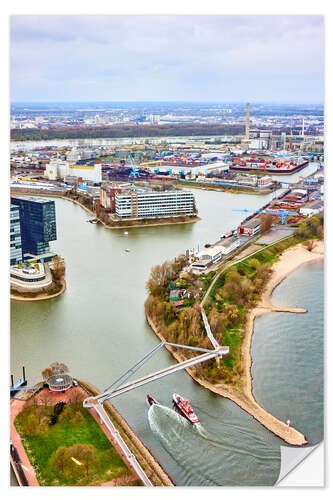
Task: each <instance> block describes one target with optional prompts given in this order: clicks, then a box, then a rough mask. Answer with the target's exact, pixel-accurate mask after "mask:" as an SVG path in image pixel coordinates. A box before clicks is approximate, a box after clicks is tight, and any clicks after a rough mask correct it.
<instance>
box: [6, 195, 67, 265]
mask: <svg viewBox="0 0 333 500" xmlns="http://www.w3.org/2000/svg"><path fill="white" fill-rule="evenodd" d="M11 203H12V204H13V205H15V206H17V207H18V208H19V213H20V228H21V240H22V253H23V255H24V254H26V253H30V254H34V255H41V254H44V253H48V252H49V251H50V246H49V241H54V240H56V239H57V230H56V215H55V204H54V201H48V200H43V199H42V198H32V197H31V198H21V197H12V198H11Z"/></svg>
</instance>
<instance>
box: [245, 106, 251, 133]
mask: <svg viewBox="0 0 333 500" xmlns="http://www.w3.org/2000/svg"><path fill="white" fill-rule="evenodd" d="M245 139H246V140H247V141H248V140H249V139H250V104H249V103H247V105H246V124H245Z"/></svg>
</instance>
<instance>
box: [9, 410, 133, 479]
mask: <svg viewBox="0 0 333 500" xmlns="http://www.w3.org/2000/svg"><path fill="white" fill-rule="evenodd" d="M66 406H67V407H69V406H70V405H66ZM39 408H40V406H37V405H32V406H28V407H26V408H24V409H23V410H22V411H21V413H19V414H18V415H17V417H16V419H15V422H14V423H15V427H16V429H17V431H18V432H19V434H20V435H21V438H22V442H23V445H24V448H25V450H26V452H27V455H28V457H29V460H30V462H31V464H32V465H33V466H34V468H35V471H36V475H37V479H38V482H39V483H40V484H41V485H43V486H62V485H63V486H74V485H88V484H100V483H103V482H106V481H111V480H112V479H114V478H117V477H124V476H129V475H130V474H131V471H130V470H129V469H128V467H127V466H126V464H125V463H124V462H123V460H122V459H121V457H120V456H119V454H118V452H117V450H116V449H115V448H114V447H113V446H112V444H111V443H110V441H109V440H108V439H107V437H106V436H105V434H104V432H103V431H102V429H101V428H100V426H99V425H98V424H97V422H96V421H95V420H94V418H93V417H92V415H91V414H90V413H89V411H88V410H87V409H86V408H83V407H82V406H81V407H80V408H79V409H78V410H77V412H76V413H75V412H72V413H73V415H75V418H68V417H67V418H66V410H64V412H63V413H62V414H61V415H60V416H59V418H58V422H57V423H56V424H55V425H46V426H45V424H44V427H43V429H42V428H41V429H40V430H39V429H37V431H36V430H34V431H33V433H31V431H29V430H28V429H27V427H26V422H27V421H28V420H29V419H31V418H34V416H35V415H36V412H37V411H40V410H38V409H39ZM44 409H45V418H46V420H47V415H50V414H52V413H53V406H47V407H44ZM66 409H67V410H70V408H66ZM36 427H37V428H38V426H36ZM74 444H90V445H93V446H94V447H95V448H96V451H97V456H98V462H97V466H96V469H95V470H94V471H92V472H91V473H90V474H89V475H88V476H87V475H86V474H85V471H84V470H83V468H82V473H81V471H80V476H79V477H74V475H73V477H70V474H62V473H61V472H60V470H58V469H56V468H55V467H53V466H52V464H51V456H52V454H53V453H54V452H55V451H56V450H57V449H58V448H59V447H60V446H65V447H70V446H72V445H74ZM69 467H75V464H70V466H69ZM76 467H78V466H76Z"/></svg>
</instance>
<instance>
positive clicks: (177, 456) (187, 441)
mask: <svg viewBox="0 0 333 500" xmlns="http://www.w3.org/2000/svg"><path fill="white" fill-rule="evenodd" d="M148 422H149V426H150V428H151V430H152V432H153V434H154V435H155V436H156V438H157V439H158V440H159V441H160V443H161V445H162V446H163V448H164V449H165V450H166V451H167V452H168V453H169V455H171V456H172V458H173V460H174V461H175V462H177V463H178V464H179V465H180V466H181V467H182V469H183V473H184V485H185V484H192V485H193V484H196V485H198V486H199V485H201V486H213V485H220V486H223V485H227V484H228V485H230V486H231V485H237V481H239V479H238V476H237V474H236V473H235V470H237V467H236V464H240V463H243V464H244V467H245V468H244V473H245V475H246V474H247V473H248V466H247V465H245V464H247V463H249V462H251V463H255V464H256V465H257V466H258V467H259V468H261V469H262V470H266V469H267V470H268V469H271V468H272V466H273V467H275V466H276V468H278V464H279V460H280V457H279V453H277V452H275V451H273V450H272V449H269V448H267V444H264V443H263V446H261V447H260V454H259V453H256V452H255V453H254V452H253V448H252V447H251V445H248V443H246V444H245V443H244V441H243V439H239V434H238V437H237V434H236V435H235V434H234V433H232V434H230V433H229V431H226V432H225V433H222V434H221V433H219V434H215V433H213V432H211V431H209V430H208V429H207V428H205V427H204V425H203V424H202V423H196V424H191V423H190V422H188V420H187V419H185V418H184V417H183V416H181V415H180V414H179V413H178V412H177V411H175V410H172V409H171V408H168V407H166V406H163V405H160V404H158V405H157V404H154V405H152V406H151V407H150V408H149V411H148ZM252 441H253V442H254V441H255V436H252ZM252 444H253V443H252ZM251 448H252V449H251ZM221 457H223V460H222V461H221ZM226 464H230V467H229V465H228V466H227V469H230V470H228V475H227V477H226V476H225V470H224V469H225V468H226ZM235 467H236V468H235ZM234 475H235V477H233V476H234ZM248 480H249V484H251V481H252V480H253V478H251V477H249V479H248Z"/></svg>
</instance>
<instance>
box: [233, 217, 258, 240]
mask: <svg viewBox="0 0 333 500" xmlns="http://www.w3.org/2000/svg"><path fill="white" fill-rule="evenodd" d="M260 226H261V222H260V218H259V217H254V218H253V219H250V220H247V221H244V222H242V223H241V224H240V225H239V226H238V228H237V232H238V234H244V235H246V236H254V235H255V234H258V233H259V232H260Z"/></svg>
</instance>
